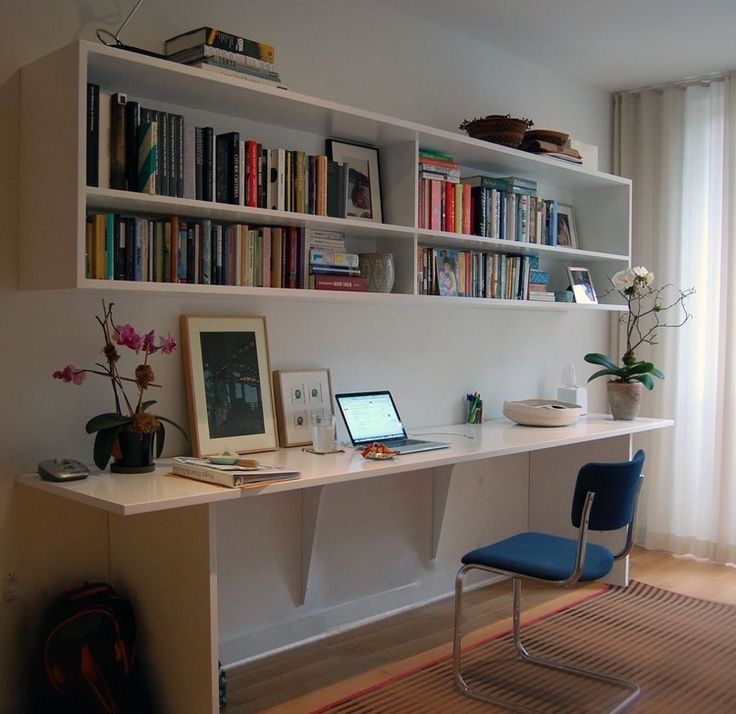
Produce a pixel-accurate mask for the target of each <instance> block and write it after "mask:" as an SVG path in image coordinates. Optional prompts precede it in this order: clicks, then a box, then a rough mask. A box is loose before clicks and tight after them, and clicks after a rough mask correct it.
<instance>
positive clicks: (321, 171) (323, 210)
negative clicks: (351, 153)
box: [315, 154, 327, 216]
mask: <svg viewBox="0 0 736 714" xmlns="http://www.w3.org/2000/svg"><path fill="white" fill-rule="evenodd" d="M315 162H316V165H317V194H316V215H318V216H326V215H327V157H326V156H325V155H324V154H319V155H318V156H317V157H316V159H315Z"/></svg>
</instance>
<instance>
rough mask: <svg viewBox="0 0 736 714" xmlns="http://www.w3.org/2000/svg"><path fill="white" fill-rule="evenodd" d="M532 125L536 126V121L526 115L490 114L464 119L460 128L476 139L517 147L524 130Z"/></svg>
mask: <svg viewBox="0 0 736 714" xmlns="http://www.w3.org/2000/svg"><path fill="white" fill-rule="evenodd" d="M531 126H534V122H533V121H532V120H531V119H527V118H526V117H522V118H521V119H518V118H515V117H512V116H511V115H510V114H489V115H488V116H485V117H475V118H473V119H465V120H463V123H462V124H460V130H461V131H464V132H465V133H466V134H467V135H468V136H472V137H473V138H474V139H483V140H484V141H491V142H493V143H494V144H501V145H502V146H510V147H511V148H512V149H516V148H517V147H518V146H519V145H520V144H521V141H522V139H523V138H524V132H525V131H526V130H527V129H528V128H529V127H531Z"/></svg>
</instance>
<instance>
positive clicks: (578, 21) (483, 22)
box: [385, 0, 736, 91]
mask: <svg viewBox="0 0 736 714" xmlns="http://www.w3.org/2000/svg"><path fill="white" fill-rule="evenodd" d="M385 3H386V4H387V5H390V6H391V7H393V8H396V9H400V10H403V11H404V12H406V13H408V14H410V15H413V16H415V17H422V18H425V19H427V20H431V21H433V22H435V23H438V24H440V25H442V26H444V27H448V28H452V29H454V30H457V31H458V32H460V33H462V34H465V35H467V36H468V37H471V38H474V39H476V40H481V41H483V42H488V43H489V44H491V45H495V46H496V47H500V48H502V49H504V50H507V51H508V52H512V53H514V54H516V55H519V56H521V57H525V58H527V59H530V60H533V61H535V62H539V63H542V64H544V65H546V66H548V67H552V68H554V69H558V70H559V71H560V72H561V73H562V74H564V75H565V76H568V77H576V78H578V79H580V80H583V81H585V82H587V83H589V84H593V85H595V86H598V87H601V88H603V89H606V90H608V91H617V90H624V89H635V88H641V87H646V86H651V85H656V84H661V83H666V82H671V81H677V80H681V79H685V78H688V77H700V76H703V75H707V74H710V73H714V72H724V71H728V70H735V69H736V43H735V42H734V36H735V28H736V1H735V0H694V1H693V0H385Z"/></svg>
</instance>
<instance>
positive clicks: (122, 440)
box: [53, 300, 186, 473]
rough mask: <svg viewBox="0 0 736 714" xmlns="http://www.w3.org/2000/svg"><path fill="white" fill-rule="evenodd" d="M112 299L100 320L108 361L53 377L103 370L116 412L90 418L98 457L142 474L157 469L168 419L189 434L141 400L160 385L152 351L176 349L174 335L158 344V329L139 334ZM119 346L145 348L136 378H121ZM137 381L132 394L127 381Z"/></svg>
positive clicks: (100, 462) (72, 378)
mask: <svg viewBox="0 0 736 714" xmlns="http://www.w3.org/2000/svg"><path fill="white" fill-rule="evenodd" d="M113 305H114V303H110V304H109V305H106V304H105V301H104V300H103V301H102V315H101V316H98V317H97V318H96V319H97V322H98V323H99V325H100V328H101V329H102V334H103V338H104V344H103V347H102V354H103V355H104V358H105V363H104V364H101V363H97V364H96V365H95V367H96V368H95V369H79V368H77V367H75V366H74V365H73V364H68V365H67V366H66V367H65V368H64V369H63V370H57V371H56V372H54V373H53V377H54V379H60V380H62V381H64V382H73V383H74V384H82V382H83V381H84V379H85V378H86V376H87V375H88V374H99V375H100V376H102V377H106V378H107V379H109V380H110V384H111V386H112V392H113V397H114V401H115V411H114V412H105V413H104V414H99V415H98V416H96V417H93V418H92V419H90V420H89V421H88V422H87V427H86V428H87V433H88V434H95V444H94V461H95V464H96V465H97V466H98V467H99V468H101V469H104V468H105V467H106V466H107V464H108V462H109V461H110V457H111V456H114V457H115V461H114V462H113V463H112V464H111V466H110V470H111V471H114V472H118V473H144V472H147V471H153V469H154V464H153V451H154V442H155V448H156V456H157V457H158V456H161V451H162V450H163V447H164V436H165V431H164V425H163V422H167V423H169V424H171V425H172V426H174V427H176V428H177V429H179V431H181V433H182V434H184V437H185V438H186V434H185V432H184V431H183V429H181V427H179V426H178V425H177V424H175V423H174V422H173V421H171V420H170V419H166V418H165V417H162V416H160V415H154V414H152V413H151V412H149V411H147V410H148V409H149V408H150V407H152V406H153V405H154V404H155V403H156V402H155V401H143V395H144V392H146V391H147V390H148V389H151V388H158V387H160V386H161V385H160V384H156V383H155V379H156V377H155V375H154V373H153V369H152V368H151V365H150V364H149V363H148V361H149V358H150V357H151V355H154V354H156V353H157V352H160V353H161V354H163V355H169V354H171V353H172V352H173V351H174V350H175V349H176V340H174V338H173V337H172V336H171V335H168V336H167V337H159V338H158V345H157V344H156V341H157V338H156V333H155V332H154V331H153V330H151V331H150V332H146V333H139V332H137V331H136V330H135V328H134V327H133V326H132V325H128V324H126V325H117V324H116V323H115V320H114V318H113V314H112V309H113ZM118 347H126V348H127V349H129V350H132V351H133V352H135V353H136V355H140V353H141V352H142V353H143V363H142V364H139V365H138V366H137V367H136V368H135V372H134V376H133V377H123V376H122V375H121V373H120V371H119V361H120V357H121V356H120V353H119V352H118ZM126 384H127V385H128V386H132V385H135V390H136V396H135V397H134V398H132V399H131V398H129V397H128V394H127V393H126V391H125V385H126Z"/></svg>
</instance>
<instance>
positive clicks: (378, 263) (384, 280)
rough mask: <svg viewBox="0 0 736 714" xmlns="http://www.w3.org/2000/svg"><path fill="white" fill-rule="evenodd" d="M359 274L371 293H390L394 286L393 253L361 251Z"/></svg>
mask: <svg viewBox="0 0 736 714" xmlns="http://www.w3.org/2000/svg"><path fill="white" fill-rule="evenodd" d="M360 274H361V275H362V276H363V277H364V278H366V279H367V280H368V290H369V291H370V292H372V293H390V292H391V290H392V289H393V287H394V277H395V276H394V256H393V253H361V255H360Z"/></svg>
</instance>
